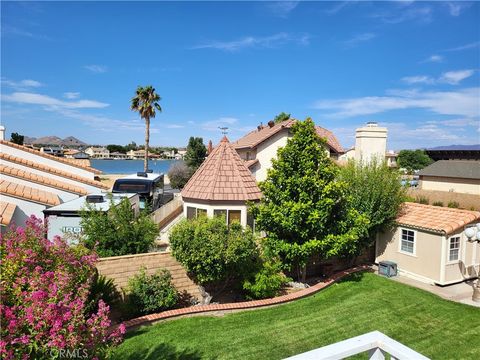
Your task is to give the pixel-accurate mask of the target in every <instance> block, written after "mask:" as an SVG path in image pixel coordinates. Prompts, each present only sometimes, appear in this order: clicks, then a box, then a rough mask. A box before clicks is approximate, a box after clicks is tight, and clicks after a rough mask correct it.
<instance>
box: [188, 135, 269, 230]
mask: <svg viewBox="0 0 480 360" xmlns="http://www.w3.org/2000/svg"><path fill="white" fill-rule="evenodd" d="M261 197H262V193H261V191H260V189H259V188H258V186H257V183H256V181H255V179H254V177H253V176H252V174H251V172H250V171H249V170H248V168H247V167H246V165H245V161H244V160H242V159H241V158H240V156H239V155H238V153H237V152H236V151H235V148H234V146H233V144H231V143H230V142H229V141H228V139H227V138H226V137H224V138H223V139H222V141H221V142H220V144H219V145H218V146H217V147H216V148H215V149H213V151H212V152H211V153H210V154H209V155H208V157H207V158H206V159H205V161H204V162H203V163H202V165H201V166H200V167H199V168H198V169H197V171H196V172H195V173H194V174H193V176H192V177H191V178H190V180H189V181H188V183H187V184H186V185H185V187H184V188H183V190H182V198H183V201H184V214H185V217H187V218H188V219H192V218H196V217H198V216H201V215H206V216H209V217H213V216H225V219H226V221H227V222H228V223H229V224H230V223H232V222H233V221H238V222H240V223H241V224H242V225H243V226H246V225H249V226H250V227H252V228H253V225H254V224H253V217H251V216H250V215H249V214H248V213H247V204H246V202H247V201H258V200H260V198H261Z"/></svg>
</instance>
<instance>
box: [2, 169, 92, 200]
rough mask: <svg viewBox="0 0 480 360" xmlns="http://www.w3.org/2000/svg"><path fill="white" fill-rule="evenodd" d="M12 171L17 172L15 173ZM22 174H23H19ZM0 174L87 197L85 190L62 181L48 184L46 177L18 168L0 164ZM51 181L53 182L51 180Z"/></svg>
mask: <svg viewBox="0 0 480 360" xmlns="http://www.w3.org/2000/svg"><path fill="white" fill-rule="evenodd" d="M14 170H17V172H15V171H14ZM21 172H23V174H21ZM0 174H4V175H10V176H13V177H16V178H19V179H24V180H29V181H31V182H34V183H37V184H41V185H45V186H48V187H51V188H54V189H59V190H65V191H68V192H72V193H75V194H77V195H87V194H88V191H86V190H85V189H83V188H81V187H79V186H75V185H73V184H68V183H65V182H63V181H59V180H56V181H55V183H50V182H49V180H50V179H48V178H47V177H45V176H42V175H39V174H34V173H31V172H29V171H26V170H22V169H18V168H13V167H10V166H7V165H2V164H0ZM52 181H53V180H52Z"/></svg>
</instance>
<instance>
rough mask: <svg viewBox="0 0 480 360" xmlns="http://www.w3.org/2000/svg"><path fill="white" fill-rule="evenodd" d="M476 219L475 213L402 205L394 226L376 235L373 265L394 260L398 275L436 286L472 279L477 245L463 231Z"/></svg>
mask: <svg viewBox="0 0 480 360" xmlns="http://www.w3.org/2000/svg"><path fill="white" fill-rule="evenodd" d="M479 220H480V212H478V211H469V210H460V209H451V208H446V207H440V206H430V205H423V204H416V203H405V204H404V207H403V209H402V211H401V213H400V215H399V216H398V217H397V219H396V227H395V228H394V229H392V230H390V231H386V232H384V233H378V235H377V241H376V249H375V253H376V256H375V257H376V258H375V262H377V263H378V262H380V261H385V260H389V261H393V262H395V263H397V266H398V269H399V272H400V274H404V275H406V276H409V277H412V278H414V279H417V280H420V281H423V282H427V283H434V284H438V285H449V284H453V283H457V282H461V281H464V280H466V279H470V278H474V277H476V272H475V269H474V266H475V265H478V261H479V259H480V246H478V245H477V244H476V243H471V242H468V241H467V237H466V236H465V234H464V230H465V228H466V227H467V226H469V225H470V224H475V223H476V222H479Z"/></svg>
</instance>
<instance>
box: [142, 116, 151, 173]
mask: <svg viewBox="0 0 480 360" xmlns="http://www.w3.org/2000/svg"><path fill="white" fill-rule="evenodd" d="M149 143H150V118H149V117H146V118H145V159H144V161H143V171H145V172H147V170H148V145H149Z"/></svg>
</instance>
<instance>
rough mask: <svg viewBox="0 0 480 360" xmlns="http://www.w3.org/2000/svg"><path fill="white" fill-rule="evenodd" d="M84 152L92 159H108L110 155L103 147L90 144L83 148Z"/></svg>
mask: <svg viewBox="0 0 480 360" xmlns="http://www.w3.org/2000/svg"><path fill="white" fill-rule="evenodd" d="M85 153H87V154H88V156H90V157H91V158H92V159H108V158H109V157H110V151H109V150H108V149H107V148H105V147H94V146H90V147H89V148H87V149H85Z"/></svg>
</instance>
